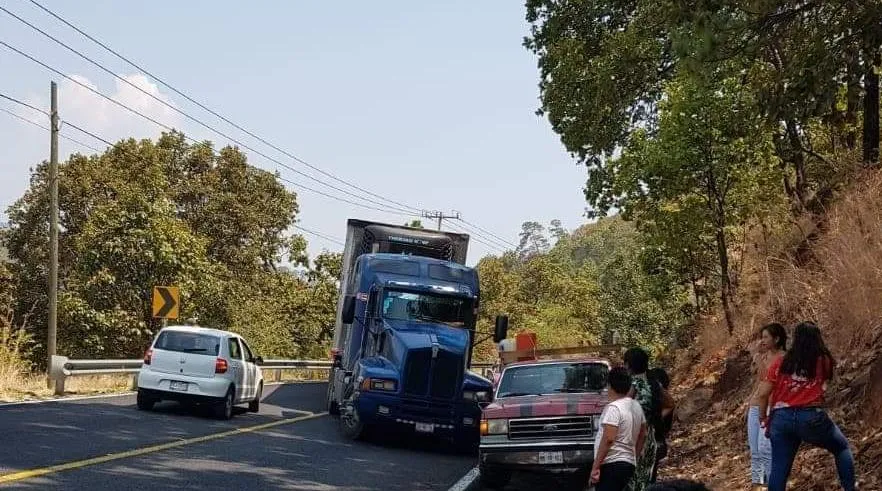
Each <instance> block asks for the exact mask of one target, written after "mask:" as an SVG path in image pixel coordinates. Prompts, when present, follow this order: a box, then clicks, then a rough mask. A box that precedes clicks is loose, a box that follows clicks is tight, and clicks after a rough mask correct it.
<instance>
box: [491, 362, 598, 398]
mask: <svg viewBox="0 0 882 491" xmlns="http://www.w3.org/2000/svg"><path fill="white" fill-rule="evenodd" d="M608 375H609V367H608V366H607V365H606V364H605V363H599V362H587V363H586V362H578V363H572V362H561V363H542V364H536V365H524V366H519V367H511V368H508V369H506V370H505V372H503V374H502V380H500V381H499V391H498V392H497V395H496V397H497V398H503V397H518V396H527V395H537V396H538V395H545V394H561V393H572V392H602V391H603V390H605V389H606V378H607V376H608Z"/></svg>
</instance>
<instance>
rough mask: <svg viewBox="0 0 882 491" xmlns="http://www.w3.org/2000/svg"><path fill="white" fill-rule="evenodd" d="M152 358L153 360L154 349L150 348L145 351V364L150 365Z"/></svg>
mask: <svg viewBox="0 0 882 491" xmlns="http://www.w3.org/2000/svg"><path fill="white" fill-rule="evenodd" d="M152 360H153V349H148V350H147V351H146V352H145V353H144V364H145V365H149V364H150V362H151V361H152Z"/></svg>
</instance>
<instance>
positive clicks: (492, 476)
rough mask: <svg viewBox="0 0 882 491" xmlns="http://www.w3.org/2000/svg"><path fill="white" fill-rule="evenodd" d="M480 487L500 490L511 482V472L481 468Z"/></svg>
mask: <svg viewBox="0 0 882 491" xmlns="http://www.w3.org/2000/svg"><path fill="white" fill-rule="evenodd" d="M480 471H481V476H480V478H479V479H480V481H481V485H482V486H484V487H487V488H490V489H502V488H504V487H505V486H506V485H507V484H508V483H509V481H511V471H509V470H505V469H490V468H487V467H483V466H482V467H481V468H480Z"/></svg>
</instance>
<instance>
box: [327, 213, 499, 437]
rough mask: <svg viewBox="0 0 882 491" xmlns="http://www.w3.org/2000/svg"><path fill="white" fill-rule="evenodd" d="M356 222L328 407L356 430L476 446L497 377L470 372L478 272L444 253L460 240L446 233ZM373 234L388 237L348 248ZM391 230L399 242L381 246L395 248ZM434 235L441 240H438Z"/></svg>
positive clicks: (345, 428)
mask: <svg viewBox="0 0 882 491" xmlns="http://www.w3.org/2000/svg"><path fill="white" fill-rule="evenodd" d="M350 222H352V221H350ZM355 225H356V227H355V228H356V230H355V232H356V233H359V232H360V233H361V234H362V236H361V239H359V238H355V239H353V240H352V241H350V239H349V237H347V250H346V251H344V268H343V278H341V280H342V281H341V287H340V288H341V299H340V305H339V315H338V326H337V329H336V330H335V337H334V350H333V352H332V357H333V360H334V367H333V368H332V370H331V378H330V380H329V384H328V409H329V411H330V412H331V413H333V414H338V415H339V417H340V428H341V430H342V432H343V433H344V435H346V436H347V437H349V438H352V439H357V438H361V437H362V436H363V435H364V434H365V433H366V432H367V431H369V430H370V429H373V428H381V427H382V428H383V429H384V430H387V431H388V430H392V431H397V432H405V433H418V434H427V435H434V436H440V437H443V438H445V439H452V440H454V441H456V442H457V443H459V444H462V445H463V446H466V447H467V446H469V445H477V442H478V438H479V435H478V429H479V428H478V424H479V421H480V416H481V406H482V405H486V404H487V403H489V402H490V397H491V390H492V388H491V384H490V381H489V380H487V379H485V378H483V377H481V376H480V375H478V374H475V373H472V372H471V371H469V367H470V365H471V357H472V347H473V344H474V341H475V339H474V338H475V322H476V320H477V312H478V306H479V300H480V292H479V285H478V276H477V272H476V271H475V270H474V269H473V268H469V267H466V266H464V265H463V264H461V263H459V262H457V261H453V260H450V259H448V258H445V255H447V256H448V257H449V256H450V255H451V254H450V253H451V251H454V252H459V250H460V249H458V248H457V247H456V244H455V242H454V241H445V240H443V239H444V235H443V234H441V233H435V232H428V231H422V230H417V229H405V230H402V229H403V227H393V226H388V225H382V226H381V227H374V228H373V229H372V228H371V227H372V224H368V225H366V226H364V225H363V223H357V224H355ZM350 231H352V229H350ZM368 234H369V240H370V241H371V242H373V243H376V242H378V239H382V238H383V237H385V238H386V239H387V240H386V242H387V244H386V245H385V247H383V244H380V246H373V247H359V248H358V249H360V251H356V252H354V253H353V252H352V251H350V250H349V249H350V247H349V245H350V242H354V243H355V244H358V243H359V242H364V241H365V239H364V236H365V235H368ZM390 236H391V237H392V238H393V239H397V240H398V241H399V242H398V244H399V245H398V246H397V248H398V249H400V250H398V251H396V252H383V251H382V249H383V248H385V249H387V250H389V249H392V250H395V249H396V247H389V245H388V239H389V238H390ZM432 240H435V241H436V245H439V246H440V247H434V248H433V247H430V246H431V243H432ZM379 242H382V240H379ZM451 243H453V247H445V245H446V246H450V245H451ZM401 244H404V245H401ZM407 244H412V245H415V246H416V247H414V248H411V249H409V248H408V245H407ZM365 250H367V251H372V250H380V252H362V251H365ZM408 250H411V251H415V252H417V253H420V254H423V255H417V254H408V253H406V252H407V251H408ZM430 255H436V256H441V257H428V256H430ZM454 255H455V254H454ZM347 259H350V261H349V262H348V264H347ZM451 259H452V258H451ZM461 259H462V260H463V262H464V259H465V258H464V255H462V256H461ZM502 335H503V336H504V334H502Z"/></svg>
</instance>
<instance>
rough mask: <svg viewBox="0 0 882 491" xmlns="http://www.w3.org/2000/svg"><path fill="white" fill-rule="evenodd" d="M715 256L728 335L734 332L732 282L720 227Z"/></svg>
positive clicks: (726, 249) (727, 255)
mask: <svg viewBox="0 0 882 491" xmlns="http://www.w3.org/2000/svg"><path fill="white" fill-rule="evenodd" d="M717 255H718V258H719V261H720V301H721V302H722V303H723V313H724V315H725V317H726V328H727V329H728V330H729V335H730V336H731V335H732V333H734V332H735V321H734V319H732V306H731V305H730V302H731V299H732V280H731V278H729V252H728V246H727V244H726V230H725V229H724V228H723V226H722V225H719V224H718V225H717Z"/></svg>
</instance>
